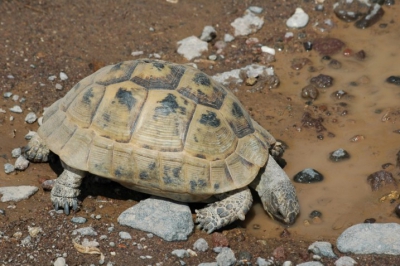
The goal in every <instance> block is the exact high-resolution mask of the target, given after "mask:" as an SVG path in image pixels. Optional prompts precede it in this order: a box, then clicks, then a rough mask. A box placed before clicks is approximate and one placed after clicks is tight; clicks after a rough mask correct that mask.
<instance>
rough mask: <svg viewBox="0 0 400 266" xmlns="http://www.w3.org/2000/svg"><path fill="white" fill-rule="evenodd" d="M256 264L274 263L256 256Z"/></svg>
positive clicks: (262, 265) (267, 264) (268, 265)
mask: <svg viewBox="0 0 400 266" xmlns="http://www.w3.org/2000/svg"><path fill="white" fill-rule="evenodd" d="M256 265H258V266H271V265H274V263H273V262H270V261H267V260H266V259H264V258H261V257H258V258H257V262H256Z"/></svg>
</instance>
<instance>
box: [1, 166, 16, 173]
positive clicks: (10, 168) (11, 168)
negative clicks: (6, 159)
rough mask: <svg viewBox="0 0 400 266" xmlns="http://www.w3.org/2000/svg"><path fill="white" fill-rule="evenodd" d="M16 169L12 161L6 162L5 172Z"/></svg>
mask: <svg viewBox="0 0 400 266" xmlns="http://www.w3.org/2000/svg"><path fill="white" fill-rule="evenodd" d="M14 171H15V168H14V165H12V164H10V163H6V164H4V172H5V173H6V174H9V173H12V172H14Z"/></svg>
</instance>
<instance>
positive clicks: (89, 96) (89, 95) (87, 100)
mask: <svg viewBox="0 0 400 266" xmlns="http://www.w3.org/2000/svg"><path fill="white" fill-rule="evenodd" d="M93 96H94V94H93V87H92V88H89V89H88V90H86V91H85V93H84V94H83V97H82V102H83V103H85V104H90V103H91V99H92V98H93Z"/></svg>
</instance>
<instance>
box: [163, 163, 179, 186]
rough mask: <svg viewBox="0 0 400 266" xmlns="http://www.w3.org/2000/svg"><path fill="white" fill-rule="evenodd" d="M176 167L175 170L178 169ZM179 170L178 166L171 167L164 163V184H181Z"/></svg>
mask: <svg viewBox="0 0 400 266" xmlns="http://www.w3.org/2000/svg"><path fill="white" fill-rule="evenodd" d="M178 168H179V170H178V171H177V170H176V169H178ZM180 170H181V168H180V167H177V168H173V169H171V167H170V166H167V165H165V166H164V171H163V174H164V176H163V181H164V184H166V185H168V184H174V185H177V186H179V185H182V183H183V182H182V179H181V177H180V175H179V174H180Z"/></svg>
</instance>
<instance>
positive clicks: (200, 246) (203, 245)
mask: <svg viewBox="0 0 400 266" xmlns="http://www.w3.org/2000/svg"><path fill="white" fill-rule="evenodd" d="M193 249H194V250H198V251H203V252H205V251H207V250H208V243H207V241H206V240H205V239H204V238H199V239H197V240H196V242H194V244H193Z"/></svg>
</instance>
